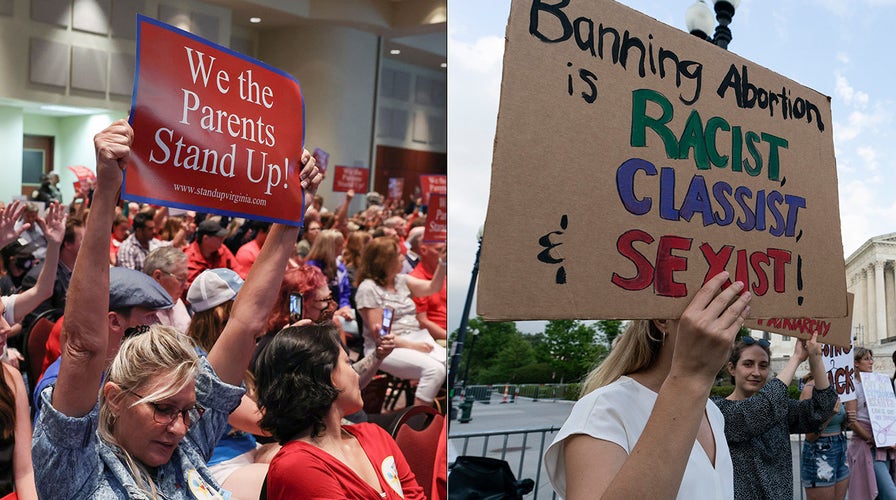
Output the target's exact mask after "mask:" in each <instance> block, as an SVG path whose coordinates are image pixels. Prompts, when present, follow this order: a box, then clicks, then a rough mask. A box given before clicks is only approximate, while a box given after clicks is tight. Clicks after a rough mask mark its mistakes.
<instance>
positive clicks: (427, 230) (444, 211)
mask: <svg viewBox="0 0 896 500" xmlns="http://www.w3.org/2000/svg"><path fill="white" fill-rule="evenodd" d="M423 242H424V243H447V242H448V197H447V196H445V195H444V194H431V195H430V196H429V206H428V207H427V208H426V225H425V226H423Z"/></svg>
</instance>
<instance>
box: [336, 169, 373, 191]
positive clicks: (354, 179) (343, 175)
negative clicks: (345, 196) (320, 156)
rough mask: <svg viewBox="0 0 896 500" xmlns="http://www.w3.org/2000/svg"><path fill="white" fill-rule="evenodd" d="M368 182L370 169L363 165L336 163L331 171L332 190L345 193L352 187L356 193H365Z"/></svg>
mask: <svg viewBox="0 0 896 500" xmlns="http://www.w3.org/2000/svg"><path fill="white" fill-rule="evenodd" d="M369 183H370V170H367V169H366V168H364V167H343V166H342V165H336V167H335V168H334V172H333V191H334V192H337V193H346V192H348V190H349V189H353V190H354V191H355V192H356V193H366V192H367V186H368V185H369Z"/></svg>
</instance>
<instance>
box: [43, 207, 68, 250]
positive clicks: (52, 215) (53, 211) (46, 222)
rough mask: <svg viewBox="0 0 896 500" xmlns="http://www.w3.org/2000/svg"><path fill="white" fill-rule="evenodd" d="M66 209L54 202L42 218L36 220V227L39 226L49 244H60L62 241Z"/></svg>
mask: <svg viewBox="0 0 896 500" xmlns="http://www.w3.org/2000/svg"><path fill="white" fill-rule="evenodd" d="M66 208H67V207H63V206H62V205H60V204H59V203H58V202H55V201H54V202H53V203H50V206H49V207H48V208H47V211H46V213H44V216H43V217H42V218H39V219H37V225H38V226H40V229H41V230H42V231H43V232H44V237H45V238H46V239H47V241H48V242H49V243H53V244H56V245H61V244H62V240H63V238H64V237H65V219H66V217H67V209H66Z"/></svg>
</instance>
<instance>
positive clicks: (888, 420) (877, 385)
mask: <svg viewBox="0 0 896 500" xmlns="http://www.w3.org/2000/svg"><path fill="white" fill-rule="evenodd" d="M862 391H864V393H865V402H866V403H867V405H868V415H869V416H870V417H871V431H872V432H873V433H874V444H875V446H877V447H878V448H885V447H888V446H893V445H896V395H894V394H893V385H892V384H891V383H890V377H888V376H887V375H884V374H882V373H867V372H862Z"/></svg>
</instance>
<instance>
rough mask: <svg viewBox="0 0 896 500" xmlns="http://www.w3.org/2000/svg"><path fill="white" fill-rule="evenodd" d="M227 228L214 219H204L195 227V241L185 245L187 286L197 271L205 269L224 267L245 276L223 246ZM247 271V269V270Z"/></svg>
mask: <svg viewBox="0 0 896 500" xmlns="http://www.w3.org/2000/svg"><path fill="white" fill-rule="evenodd" d="M226 236H227V229H226V228H224V227H222V226H221V224H220V223H219V222H218V221H217V220H216V219H205V220H204V221H202V222H201V223H200V224H199V227H197V228H196V241H194V242H193V243H191V244H190V246H188V247H187V249H186V253H187V270H188V276H187V288H189V287H190V285H191V284H192V283H193V280H195V279H196V277H197V276H199V273H201V272H202V271H205V270H206V269H214V268H216V267H226V268H227V269H231V270H233V271H236V273H237V274H239V275H240V276H245V273H244V272H243V267H242V266H241V265H240V264H239V262H237V261H236V257H234V255H233V253H231V251H230V250H229V249H228V248H227V247H226V246H224V238H225V237H226ZM247 271H248V270H247Z"/></svg>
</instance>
